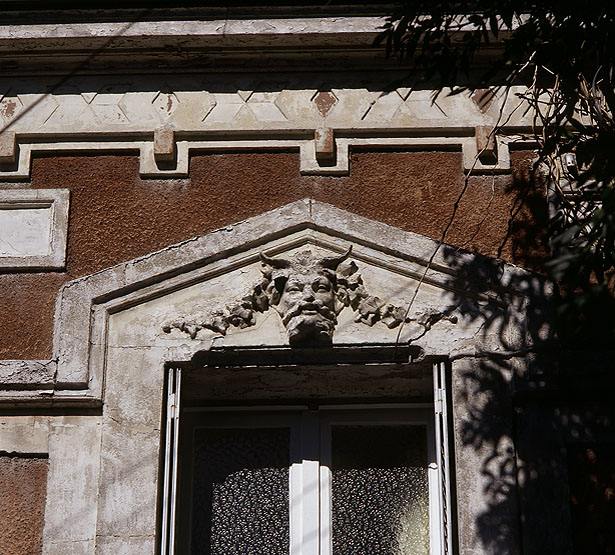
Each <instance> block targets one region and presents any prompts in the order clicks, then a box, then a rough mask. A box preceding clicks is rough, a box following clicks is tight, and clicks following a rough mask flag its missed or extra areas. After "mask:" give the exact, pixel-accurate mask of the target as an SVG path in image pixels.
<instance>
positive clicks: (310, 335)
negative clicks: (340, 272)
mask: <svg viewBox="0 0 615 555" xmlns="http://www.w3.org/2000/svg"><path fill="white" fill-rule="evenodd" d="M275 309H276V310H277V311H278V313H279V314H280V316H281V317H282V322H283V324H284V326H285V327H286V329H287V331H288V341H289V343H290V344H291V345H294V344H302V343H311V344H328V343H331V340H332V338H333V331H334V329H335V325H336V323H337V317H336V313H335V291H334V285H333V283H332V282H331V280H330V279H329V278H328V277H327V276H326V275H324V274H323V273H321V272H308V273H306V274H291V275H290V276H289V278H288V279H287V280H286V283H284V288H283V289H282V291H281V293H280V300H279V302H278V304H277V305H275Z"/></svg>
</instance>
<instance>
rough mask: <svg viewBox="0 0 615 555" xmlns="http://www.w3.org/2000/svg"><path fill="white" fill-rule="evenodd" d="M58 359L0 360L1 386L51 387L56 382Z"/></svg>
mask: <svg viewBox="0 0 615 555" xmlns="http://www.w3.org/2000/svg"><path fill="white" fill-rule="evenodd" d="M57 366H58V364H57V361H56V360H0V387H4V388H11V387H14V388H24V389H27V388H29V387H33V388H39V387H41V388H42V387H49V386H53V384H54V382H55V375H56V370H57Z"/></svg>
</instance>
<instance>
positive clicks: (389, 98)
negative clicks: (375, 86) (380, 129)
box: [361, 91, 403, 123]
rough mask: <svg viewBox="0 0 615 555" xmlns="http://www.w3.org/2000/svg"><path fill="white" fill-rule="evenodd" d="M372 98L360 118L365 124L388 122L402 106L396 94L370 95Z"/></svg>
mask: <svg viewBox="0 0 615 555" xmlns="http://www.w3.org/2000/svg"><path fill="white" fill-rule="evenodd" d="M372 95H373V97H374V98H372V100H371V101H370V103H369V106H368V108H367V110H366V111H365V112H364V113H363V117H362V118H361V119H362V120H363V121H365V122H387V123H388V122H390V121H391V120H392V119H393V118H394V117H395V115H396V114H397V111H398V110H399V109H400V108H401V107H402V106H403V99H402V98H401V97H400V96H399V94H397V92H395V91H393V92H384V93H372Z"/></svg>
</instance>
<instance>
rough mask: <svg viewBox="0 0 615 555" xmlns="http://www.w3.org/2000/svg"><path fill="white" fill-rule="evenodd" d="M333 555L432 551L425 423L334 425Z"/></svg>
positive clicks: (332, 436)
mask: <svg viewBox="0 0 615 555" xmlns="http://www.w3.org/2000/svg"><path fill="white" fill-rule="evenodd" d="M331 447H332V468H331V470H332V484H331V488H332V494H333V500H332V508H333V518H332V521H333V553H334V555H356V554H357V553H369V554H370V555H402V554H403V555H415V554H426V555H428V554H429V488H428V482H427V430H426V427H425V426H333V427H332V429H331Z"/></svg>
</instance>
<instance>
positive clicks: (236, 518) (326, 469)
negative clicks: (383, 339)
mask: <svg viewBox="0 0 615 555" xmlns="http://www.w3.org/2000/svg"><path fill="white" fill-rule="evenodd" d="M438 369H440V367H439V366H438ZM180 380H181V371H180V370H177V369H176V370H171V371H170V372H169V392H170V395H169V409H168V410H169V414H170V418H168V420H167V450H166V458H165V473H164V476H165V483H164V486H163V487H164V491H163V495H164V497H165V502H164V503H163V515H162V521H163V529H162V553H163V554H164V555H171V554H174V553H177V554H179V553H181V554H184V553H186V554H187V553H191V554H195V555H196V554H198V555H210V554H211V555H222V554H230V553H242V554H249V553H254V554H261V553H267V554H268V555H287V554H290V555H351V554H352V555H357V554H361V553H365V554H369V555H380V554H382V555H385V554H386V555H402V554H403V555H407V554H412V555H414V554H432V555H435V554H441V553H445V552H446V551H447V545H446V544H447V535H448V533H447V531H446V530H445V529H446V528H447V521H448V519H447V518H446V517H445V512H446V507H447V503H446V497H447V495H448V491H447V488H446V477H445V472H444V470H445V469H444V460H443V456H446V453H445V450H443V449H442V447H443V445H444V443H445V442H443V441H441V440H442V433H441V432H442V431H443V430H445V427H442V426H440V424H441V421H440V420H439V416H441V412H442V411H440V414H439V413H438V412H436V413H435V414H434V408H435V409H436V411H439V410H440V409H439V407H438V403H437V402H436V403H435V405H434V404H433V403H426V402H423V403H399V402H395V403H382V402H377V401H379V400H378V399H376V400H374V399H371V400H370V401H372V402H370V403H360V402H358V401H357V400H356V399H353V400H352V402H344V403H340V402H338V401H331V400H325V399H318V400H316V401H315V402H314V403H312V402H310V403H309V404H287V405H282V404H280V405H278V406H272V405H267V404H261V403H259V404H254V403H251V406H229V405H228V404H225V406H202V404H201V403H198V404H196V405H194V404H193V405H192V406H190V405H189V404H187V405H186V406H184V407H183V408H182V410H181V412H180V410H179V400H180V397H179V392H180ZM437 382H438V379H436V383H437ZM436 390H437V388H436ZM436 401H437V399H436ZM180 414H181V434H179V429H180V428H179V424H178V423H179V420H180V418H179V415H180ZM434 416H435V418H434ZM438 428H439V430H438ZM178 434H179V436H178ZM438 443H439V444H440V445H438ZM437 445H438V447H439V448H438V449H437V448H436V446H437ZM178 477H179V478H178ZM176 484H178V486H177V489H175V488H176ZM165 525H166V526H165Z"/></svg>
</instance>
